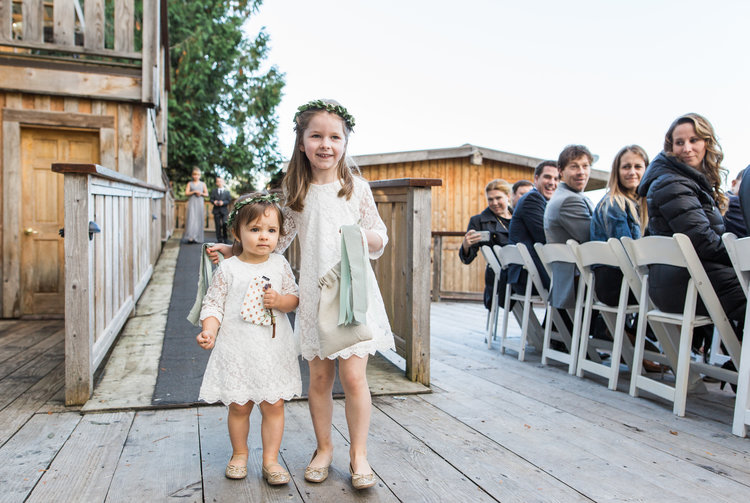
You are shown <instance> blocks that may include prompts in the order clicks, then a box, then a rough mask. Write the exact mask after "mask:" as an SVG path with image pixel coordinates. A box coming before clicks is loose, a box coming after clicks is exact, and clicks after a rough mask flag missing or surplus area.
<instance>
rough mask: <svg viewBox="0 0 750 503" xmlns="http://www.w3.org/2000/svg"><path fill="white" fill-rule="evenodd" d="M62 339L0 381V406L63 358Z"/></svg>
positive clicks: (42, 375) (50, 370) (50, 369)
mask: <svg viewBox="0 0 750 503" xmlns="http://www.w3.org/2000/svg"><path fill="white" fill-rule="evenodd" d="M62 350H63V341H55V344H54V345H52V346H51V347H50V348H49V350H48V351H46V352H44V353H42V354H40V355H37V357H36V358H34V359H32V360H31V361H29V362H28V363H27V364H25V365H23V366H21V367H19V368H18V369H16V370H15V371H14V372H13V373H11V374H10V375H7V376H5V377H4V378H3V379H2V380H1V381H0V408H2V407H5V406H7V405H8V404H9V403H11V402H12V401H13V400H15V399H16V398H18V396H19V395H21V394H23V393H24V392H25V391H26V390H28V389H29V388H30V387H31V386H33V385H34V384H36V383H37V382H38V381H39V380H40V379H42V378H43V377H44V376H46V375H47V374H49V373H50V372H52V370H53V369H54V368H55V367H56V366H57V365H58V364H59V363H60V362H61V361H62V360H63V351H62Z"/></svg>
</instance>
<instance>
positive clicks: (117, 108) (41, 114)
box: [0, 91, 166, 317]
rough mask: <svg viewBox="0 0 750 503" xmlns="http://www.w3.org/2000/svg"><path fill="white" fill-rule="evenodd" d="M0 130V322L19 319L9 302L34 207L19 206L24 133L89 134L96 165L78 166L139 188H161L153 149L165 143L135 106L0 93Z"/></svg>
mask: <svg viewBox="0 0 750 503" xmlns="http://www.w3.org/2000/svg"><path fill="white" fill-rule="evenodd" d="M0 124H1V125H2V127H0V194H2V204H0V244H2V254H3V259H2V262H1V264H0V277H2V278H3V279H4V281H3V287H2V288H1V289H0V306H2V313H1V315H2V316H3V317H15V316H19V315H21V314H23V313H22V306H21V305H20V304H19V303H20V300H19V299H15V300H13V299H14V298H16V297H17V292H18V291H19V288H20V287H21V279H22V276H23V275H24V274H25V272H22V271H21V270H20V267H21V266H19V264H20V263H21V260H20V259H21V258H22V257H21V256H22V254H24V253H26V252H25V251H24V248H23V247H24V246H25V244H24V243H25V241H24V239H23V236H22V230H23V229H22V228H21V227H22V226H23V225H24V224H23V223H22V220H23V219H22V214H23V211H22V210H23V208H24V205H27V204H34V201H22V200H21V188H20V187H21V185H22V180H26V178H24V177H28V175H27V174H25V173H23V172H22V171H23V170H22V166H21V164H22V156H23V155H25V154H24V153H23V152H22V148H23V147H22V145H21V138H22V137H23V135H24V134H25V133H24V132H25V131H29V130H45V131H59V132H60V134H61V135H64V134H65V133H66V132H67V133H72V132H76V131H80V132H90V133H91V134H93V135H94V136H95V137H96V136H98V146H99V152H98V159H89V160H78V162H91V163H97V164H100V165H102V166H104V167H106V168H108V169H111V170H113V171H117V172H120V173H122V174H124V175H127V176H131V177H135V178H138V179H140V180H143V181H144V182H147V183H151V184H153V185H163V180H162V163H161V158H160V152H159V145H158V144H159V143H161V142H162V141H163V140H164V139H165V138H166V131H157V130H156V127H154V125H155V124H156V125H157V127H158V124H159V120H158V117H157V116H156V114H155V112H154V110H153V109H152V108H147V106H146V105H142V104H138V103H123V102H111V101H105V100H98V99H89V98H77V97H63V96H50V95H40V94H30V93H17V92H4V91H0ZM60 161H61V160H58V162H60ZM50 176H54V177H59V178H60V180H59V181H60V184H62V175H60V174H52V175H50ZM45 183H46V184H47V185H49V182H45ZM60 186H61V185H60ZM47 190H51V189H49V188H47ZM39 197H43V195H40V196H39ZM159 213H160V212H158V211H157V212H156V214H157V215H158V214H159ZM60 218H62V215H60ZM60 227H62V225H60ZM152 252H153V253H152V255H153V254H154V253H157V254H158V249H157V250H152ZM23 258H24V259H25V258H26V257H23ZM153 258H154V260H155V257H153ZM40 260H41V259H40ZM23 267H26V266H23Z"/></svg>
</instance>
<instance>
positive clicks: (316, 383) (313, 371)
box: [308, 358, 336, 468]
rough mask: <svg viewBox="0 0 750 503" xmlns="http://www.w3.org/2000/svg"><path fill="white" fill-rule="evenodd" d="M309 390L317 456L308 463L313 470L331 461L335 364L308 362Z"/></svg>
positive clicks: (316, 360)
mask: <svg viewBox="0 0 750 503" xmlns="http://www.w3.org/2000/svg"><path fill="white" fill-rule="evenodd" d="M309 363H310V389H309V390H308V395H309V397H308V405H309V407H310V417H311V418H312V423H313V430H315V439H316V440H317V447H316V448H317V450H318V454H317V456H316V457H315V459H314V460H312V461H311V462H310V466H311V467H313V468H323V467H325V466H328V465H330V464H331V459H333V442H332V441H331V421H332V420H333V380H334V378H335V377H336V362H334V361H333V360H329V359H327V358H326V359H323V360H321V359H320V358H314V359H312V360H310V362H309Z"/></svg>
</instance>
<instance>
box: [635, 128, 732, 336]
mask: <svg viewBox="0 0 750 503" xmlns="http://www.w3.org/2000/svg"><path fill="white" fill-rule="evenodd" d="M723 158H724V154H723V153H722V150H721V146H720V145H719V142H718V140H717V139H716V133H715V132H714V128H713V126H712V125H711V123H710V122H708V120H707V119H706V118H705V117H702V116H701V115H698V114H695V113H689V114H685V115H683V116H681V117H679V118H677V119H676V120H675V121H674V122H673V123H672V124H671V125H670V126H669V129H668V130H667V133H666V135H665V138H664V151H663V152H661V153H660V154H659V155H657V156H656V158H655V159H654V160H653V161H652V162H651V164H650V165H649V167H648V169H647V170H646V174H645V175H644V177H643V180H642V181H641V184H640V186H639V187H638V195H639V196H640V197H641V198H643V199H645V200H646V201H647V205H648V216H649V219H648V232H649V234H650V235H653V236H671V235H673V234H675V233H682V234H685V235H687V236H688V237H689V238H690V241H691V242H692V243H693V246H694V247H695V251H696V253H697V254H698V257H699V258H700V261H701V263H702V264H703V267H704V268H705V270H706V274H708V278H709V280H710V281H711V284H712V285H713V288H714V290H715V291H716V294H717V295H718V297H719V301H720V302H721V305H722V307H723V308H724V312H725V313H726V314H727V317H728V318H729V319H730V320H733V321H734V322H735V323H736V324H739V323H740V322H741V320H742V319H743V316H744V313H745V304H746V300H745V295H744V293H743V292H742V288H741V287H740V284H739V281H738V280H737V276H736V274H735V272H734V269H733V267H732V263H731V261H730V260H729V255H728V254H727V250H726V248H725V247H724V243H723V242H722V240H721V235H722V234H723V233H724V231H725V228H724V221H723V219H722V214H723V213H724V212H725V211H726V209H727V197H726V195H724V192H723V191H722V190H721V178H722V174H723V173H725V172H726V170H725V169H723V168H722V167H721V161H722V159H723ZM688 279H689V276H688V273H687V271H686V270H685V269H682V268H676V267H670V266H663V265H662V266H660V265H654V266H652V267H651V268H650V275H649V294H650V295H651V299H652V300H653V301H654V304H656V306H657V307H658V308H659V309H661V310H663V311H667V312H672V313H681V312H682V310H683V308H684V303H685V292H686V291H687V283H688ZM698 312H699V314H704V315H705V314H707V313H706V308H705V307H704V305H703V303H702V302H699V303H698ZM709 337H710V334H707V335H706V341H705V342H706V346H708V345H709V344H708V339H709ZM702 343H703V341H701V340H700V338H699V337H694V338H693V347H694V348H695V349H697V350H699V349H700V347H701V345H702Z"/></svg>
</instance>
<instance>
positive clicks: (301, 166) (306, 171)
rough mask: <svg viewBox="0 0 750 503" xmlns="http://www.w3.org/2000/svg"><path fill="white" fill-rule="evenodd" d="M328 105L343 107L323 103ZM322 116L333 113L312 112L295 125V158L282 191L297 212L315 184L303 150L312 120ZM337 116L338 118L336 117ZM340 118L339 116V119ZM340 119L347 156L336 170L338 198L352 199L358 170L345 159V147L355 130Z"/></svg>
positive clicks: (307, 113)
mask: <svg viewBox="0 0 750 503" xmlns="http://www.w3.org/2000/svg"><path fill="white" fill-rule="evenodd" d="M322 101H323V102H325V103H330V104H332V105H340V103H338V102H337V101H335V100H322ZM319 113H331V112H328V111H326V110H323V109H310V110H305V111H304V112H301V113H299V114H298V115H297V116H296V118H295V121H294V131H295V132H296V133H297V137H296V139H295V141H294V152H292V158H291V159H290V160H289V167H288V168H287V170H286V175H284V179H283V180H282V182H281V187H282V189H283V191H284V196H285V198H286V203H285V204H286V205H287V206H288V207H290V208H291V209H293V210H294V211H302V209H303V208H304V207H305V197H306V196H307V190H308V188H309V187H310V183H312V167H311V166H310V160H309V159H308V158H307V155H306V154H305V153H304V152H302V151H301V150H300V147H301V146H302V140H303V137H304V134H305V130H306V129H307V128H308V126H309V125H310V120H312V118H313V117H314V116H315V114H319ZM334 115H335V114H334ZM337 117H338V116H337ZM339 119H341V127H342V129H343V130H344V139H345V145H344V154H343V155H342V156H341V159H340V160H339V164H338V166H336V175H337V177H338V179H339V181H340V182H341V190H339V194H338V196H339V197H346V199H350V198H351V197H352V192H354V175H353V174H352V169H355V170H356V169H357V168H356V166H353V167H352V166H350V164H349V162H348V161H347V159H346V146H347V145H348V144H349V135H350V134H351V132H352V130H351V128H349V125H348V124H347V122H346V121H345V120H344V119H343V118H341V117H339Z"/></svg>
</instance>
